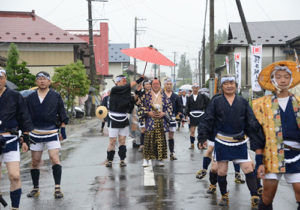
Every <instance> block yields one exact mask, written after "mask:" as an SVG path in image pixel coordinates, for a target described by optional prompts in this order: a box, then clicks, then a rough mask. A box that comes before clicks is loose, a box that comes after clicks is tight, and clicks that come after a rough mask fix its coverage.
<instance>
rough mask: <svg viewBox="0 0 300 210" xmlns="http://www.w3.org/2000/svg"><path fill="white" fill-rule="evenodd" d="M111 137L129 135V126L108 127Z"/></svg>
mask: <svg viewBox="0 0 300 210" xmlns="http://www.w3.org/2000/svg"><path fill="white" fill-rule="evenodd" d="M108 136H109V138H117V137H118V136H125V137H128V136H129V126H126V127H125V128H108Z"/></svg>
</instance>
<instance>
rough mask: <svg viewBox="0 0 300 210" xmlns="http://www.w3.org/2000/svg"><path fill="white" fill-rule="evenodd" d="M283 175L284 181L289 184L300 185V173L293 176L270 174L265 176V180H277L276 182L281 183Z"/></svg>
mask: <svg viewBox="0 0 300 210" xmlns="http://www.w3.org/2000/svg"><path fill="white" fill-rule="evenodd" d="M282 175H283V176H284V179H285V181H286V182H287V183H288V184H292V183H299V182H300V173H293V174H273V173H269V174H266V175H265V179H276V180H278V181H280V179H281V177H282Z"/></svg>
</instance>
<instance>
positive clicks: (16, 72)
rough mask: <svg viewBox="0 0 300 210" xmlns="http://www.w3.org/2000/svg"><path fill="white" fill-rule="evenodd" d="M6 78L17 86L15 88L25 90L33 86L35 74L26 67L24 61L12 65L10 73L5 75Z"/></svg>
mask: <svg viewBox="0 0 300 210" xmlns="http://www.w3.org/2000/svg"><path fill="white" fill-rule="evenodd" d="M7 79H8V80H9V81H11V82H13V83H15V85H17V86H18V89H17V90H19V91H20V90H27V89H29V88H31V87H34V86H35V76H34V75H33V74H31V73H30V72H29V69H28V68H26V62H25V61H23V62H22V63H21V64H16V65H15V66H13V71H12V73H11V74H8V75H7Z"/></svg>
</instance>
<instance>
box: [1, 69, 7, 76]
mask: <svg viewBox="0 0 300 210" xmlns="http://www.w3.org/2000/svg"><path fill="white" fill-rule="evenodd" d="M4 74H5V75H6V71H5V70H4V69H0V77H4Z"/></svg>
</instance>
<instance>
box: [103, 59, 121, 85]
mask: <svg viewBox="0 0 300 210" xmlns="http://www.w3.org/2000/svg"><path fill="white" fill-rule="evenodd" d="M122 73H123V66H122V63H109V66H108V74H109V75H113V77H112V78H107V79H105V82H106V83H107V85H106V86H105V89H111V88H112V87H113V86H115V83H114V82H113V79H114V78H115V77H116V76H118V75H120V74H122Z"/></svg>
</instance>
